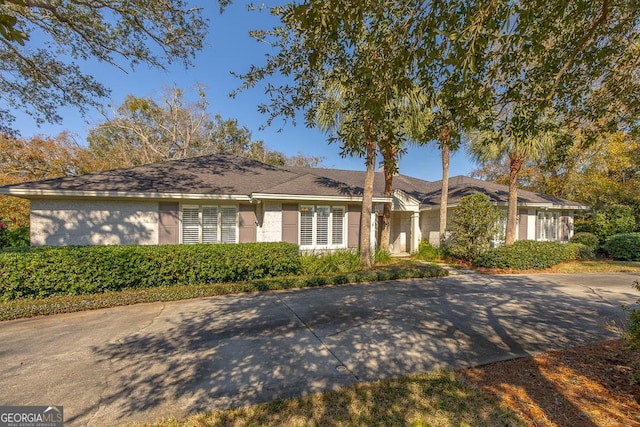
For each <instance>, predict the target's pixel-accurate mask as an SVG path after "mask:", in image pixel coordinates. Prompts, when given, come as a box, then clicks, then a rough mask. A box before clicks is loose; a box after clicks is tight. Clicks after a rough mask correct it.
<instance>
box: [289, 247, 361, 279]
mask: <svg viewBox="0 0 640 427" xmlns="http://www.w3.org/2000/svg"><path fill="white" fill-rule="evenodd" d="M301 265H302V268H301V273H302V274H303V275H323V274H333V273H350V272H352V271H356V270H358V269H359V268H360V256H359V255H358V254H357V253H356V252H355V251H352V250H340V251H333V252H309V253H306V254H304V255H303V256H302V260H301Z"/></svg>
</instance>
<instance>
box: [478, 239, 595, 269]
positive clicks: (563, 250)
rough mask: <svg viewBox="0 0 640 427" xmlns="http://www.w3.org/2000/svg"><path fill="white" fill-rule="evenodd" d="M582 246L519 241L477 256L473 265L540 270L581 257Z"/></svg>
mask: <svg viewBox="0 0 640 427" xmlns="http://www.w3.org/2000/svg"><path fill="white" fill-rule="evenodd" d="M582 248H585V246H584V245H582V244H574V243H568V244H567V243H558V242H536V241H532V240H519V241H517V242H515V243H514V244H512V245H505V246H500V247H498V248H493V249H490V250H489V251H487V252H485V253H483V254H481V255H479V256H477V257H476V258H475V259H474V260H473V264H474V265H475V266H477V267H487V268H503V269H512V270H530V269H531V270H542V269H545V268H549V267H553V266H554V265H557V264H560V263H562V262H567V261H575V260H576V259H578V258H579V256H581V255H580V254H581V251H582V250H583V249H582Z"/></svg>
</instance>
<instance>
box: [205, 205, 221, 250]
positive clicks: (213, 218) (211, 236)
mask: <svg viewBox="0 0 640 427" xmlns="http://www.w3.org/2000/svg"><path fill="white" fill-rule="evenodd" d="M202 243H218V207H217V206H203V207H202Z"/></svg>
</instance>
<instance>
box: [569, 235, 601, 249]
mask: <svg viewBox="0 0 640 427" xmlns="http://www.w3.org/2000/svg"><path fill="white" fill-rule="evenodd" d="M570 242H571V243H581V244H583V245H585V246H587V247H589V248H591V249H593V251H594V252H595V251H597V250H598V247H599V246H600V241H599V240H598V236H596V235H595V234H593V233H587V232H580V233H576V234H574V235H573V237H572V238H571V240H570Z"/></svg>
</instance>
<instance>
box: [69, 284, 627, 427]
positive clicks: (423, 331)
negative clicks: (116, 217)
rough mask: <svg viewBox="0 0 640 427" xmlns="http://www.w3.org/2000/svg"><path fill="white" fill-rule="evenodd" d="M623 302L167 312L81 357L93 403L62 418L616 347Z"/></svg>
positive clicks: (173, 409) (195, 406) (500, 301)
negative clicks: (97, 378)
mask: <svg viewBox="0 0 640 427" xmlns="http://www.w3.org/2000/svg"><path fill="white" fill-rule="evenodd" d="M630 294H631V292H630ZM623 300H625V295H620V294H617V293H616V294H614V295H611V298H609V300H607V298H593V297H592V296H590V295H589V294H588V293H584V294H580V293H577V294H575V295H574V294H572V295H569V294H567V293H565V292H563V291H562V290H560V288H559V287H558V286H557V284H556V283H555V282H551V281H545V280H541V279H539V278H536V279H535V280H534V279H527V278H526V276H518V277H515V276H479V275H467V276H457V277H452V278H441V279H430V280H425V279H419V280H418V279H416V280H403V281H392V282H383V283H373V284H363V285H347V286H332V287H325V288H317V289H302V290H293V291H279V292H269V293H258V294H251V295H238V296H227V297H218V298H207V299H201V300H191V301H183V302H176V303H168V304H166V308H165V309H164V310H163V312H161V313H160V314H159V315H158V316H157V317H156V318H155V319H154V320H153V321H152V322H150V323H149V324H148V325H145V326H144V327H143V328H141V329H140V330H139V331H138V332H137V333H135V334H132V335H130V336H128V337H126V338H124V339H122V340H120V341H119V342H113V343H107V344H105V345H102V346H97V347H95V348H93V352H94V353H95V356H96V358H97V363H98V367H99V368H100V369H102V370H104V372H105V386H104V390H103V392H102V398H101V402H100V403H99V405H98V407H93V408H86V411H84V412H83V413H81V414H78V415H77V416H76V417H74V419H75V420H80V419H84V418H85V417H92V419H93V421H94V422H96V423H98V424H100V420H103V421H104V420H109V422H110V423H122V422H131V421H145V420H146V421H150V420H153V419H156V418H158V417H161V416H169V415H174V416H177V417H183V416H186V415H189V414H193V413H196V412H199V411H205V410H211V409H216V408H228V407H235V406H241V405H246V404H250V403H259V402H265V401H271V400H274V399H280V398H286V397H293V396H300V395H305V394H309V393H314V392H318V391H323V390H328V389H335V388H338V387H343V386H346V385H350V384H354V383H356V382H359V381H371V380H375V379H381V378H391V377H399V376H404V375H409V374H413V373H420V372H427V371H431V370H433V369H438V368H447V369H457V368H462V367H468V366H474V365H478V364H484V363H489V362H494V361H498V360H504V359H508V358H512V357H518V356H525V355H529V354H533V353H536V352H540V351H544V350H549V349H558V348H566V347H570V346H575V345H580V344H585V343H590V342H596V341H602V340H604V339H608V338H612V337H615V336H616V335H615V333H614V332H612V331H611V330H609V329H607V328H605V327H604V325H606V324H607V323H608V322H612V321H615V322H619V321H620V320H621V319H622V318H624V313H623V312H622V311H621V310H620V308H619V306H620V303H621V301H623ZM623 302H624V301H623ZM630 302H631V301H630V300H627V301H626V303H630ZM70 421H72V420H70ZM585 425H590V424H585Z"/></svg>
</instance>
